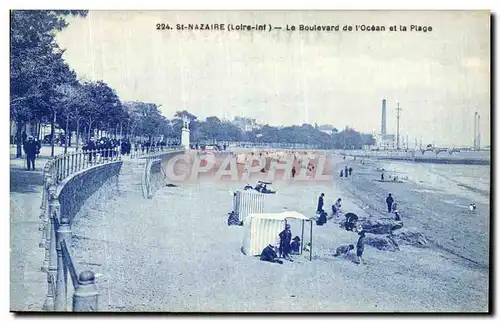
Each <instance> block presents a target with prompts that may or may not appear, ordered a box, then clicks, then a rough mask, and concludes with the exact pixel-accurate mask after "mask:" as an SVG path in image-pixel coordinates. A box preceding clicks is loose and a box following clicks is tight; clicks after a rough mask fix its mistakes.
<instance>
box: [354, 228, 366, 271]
mask: <svg viewBox="0 0 500 322" xmlns="http://www.w3.org/2000/svg"><path fill="white" fill-rule="evenodd" d="M358 235H359V239H358V242H357V243H356V256H357V257H358V261H357V262H356V264H361V261H362V259H363V258H362V257H363V251H364V250H365V231H364V230H362V231H360V232H359V233H358Z"/></svg>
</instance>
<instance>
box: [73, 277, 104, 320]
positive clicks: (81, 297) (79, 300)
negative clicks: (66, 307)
mask: <svg viewBox="0 0 500 322" xmlns="http://www.w3.org/2000/svg"><path fill="white" fill-rule="evenodd" d="M98 297H99V291H98V290H97V284H96V282H95V276H94V272H92V271H84V272H82V273H81V274H80V276H79V278H78V285H77V286H76V290H75V293H73V311H74V312H95V311H97V301H98Z"/></svg>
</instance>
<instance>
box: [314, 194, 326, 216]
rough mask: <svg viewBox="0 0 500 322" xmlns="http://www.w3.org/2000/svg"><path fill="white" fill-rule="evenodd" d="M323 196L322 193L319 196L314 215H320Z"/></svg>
mask: <svg viewBox="0 0 500 322" xmlns="http://www.w3.org/2000/svg"><path fill="white" fill-rule="evenodd" d="M324 196H325V194H324V193H321V195H320V196H319V199H318V208H317V209H316V213H317V214H320V213H322V212H323V205H324V202H323V197H324Z"/></svg>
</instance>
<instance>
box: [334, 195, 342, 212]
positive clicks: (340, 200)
mask: <svg viewBox="0 0 500 322" xmlns="http://www.w3.org/2000/svg"><path fill="white" fill-rule="evenodd" d="M335 208H336V209H337V213H340V212H341V211H340V209H341V208H342V199H341V198H338V199H337V201H335Z"/></svg>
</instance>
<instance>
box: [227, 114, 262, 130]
mask: <svg viewBox="0 0 500 322" xmlns="http://www.w3.org/2000/svg"><path fill="white" fill-rule="evenodd" d="M233 124H234V125H236V126H237V127H238V128H240V129H241V130H242V131H246V132H249V131H252V130H258V129H260V128H261V127H262V125H261V124H258V123H257V121H256V119H252V118H249V117H242V116H235V117H234V120H233Z"/></svg>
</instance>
